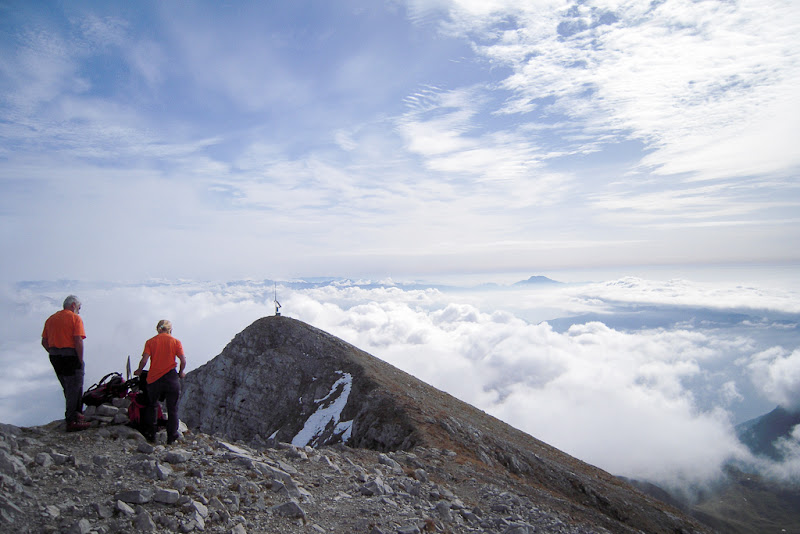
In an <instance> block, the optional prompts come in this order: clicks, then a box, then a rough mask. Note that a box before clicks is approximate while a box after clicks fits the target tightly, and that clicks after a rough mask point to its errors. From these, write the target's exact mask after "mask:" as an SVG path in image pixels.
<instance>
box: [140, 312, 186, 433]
mask: <svg viewBox="0 0 800 534" xmlns="http://www.w3.org/2000/svg"><path fill="white" fill-rule="evenodd" d="M156 332H158V335H157V336H155V337H151V338H150V339H148V340H147V342H146V343H145V344H144V352H142V360H141V361H140V362H139V368H138V369H136V371H134V373H133V374H135V375H136V376H140V375H141V374H142V370H144V366H145V365H147V360H150V370H149V371H148V372H147V397H148V399H149V402H148V404H147V407H146V408H145V410H144V417H142V425H143V428H144V431H143V432H142V434H144V436H145V437H146V438H147V439H148V440H149V441H153V440H154V439H155V434H156V423H157V421H156V404H157V403H158V399H159V398H161V396H164V397H165V398H166V401H167V444H171V443H173V442H174V441H175V440H176V439H178V398H179V397H180V394H181V382H180V379H181V378H184V377H185V376H186V373H185V372H184V369H186V356H184V354H183V345H181V342H180V341H178V340H177V339H176V338H174V337H172V323H171V322H169V321H168V320H166V319H162V320H160V321H159V322H158V324H157V325H156ZM176 358H177V359H178V360H180V362H181V367H180V370H179V371H176V370H175V367H176V362H175V359H176Z"/></svg>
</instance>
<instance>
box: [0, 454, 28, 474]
mask: <svg viewBox="0 0 800 534" xmlns="http://www.w3.org/2000/svg"><path fill="white" fill-rule="evenodd" d="M0 472H1V473H5V474H7V475H11V476H27V475H28V470H27V469H26V468H25V464H24V463H23V462H22V459H21V458H19V457H17V456H14V455H13V454H9V453H8V452H6V451H4V450H0Z"/></svg>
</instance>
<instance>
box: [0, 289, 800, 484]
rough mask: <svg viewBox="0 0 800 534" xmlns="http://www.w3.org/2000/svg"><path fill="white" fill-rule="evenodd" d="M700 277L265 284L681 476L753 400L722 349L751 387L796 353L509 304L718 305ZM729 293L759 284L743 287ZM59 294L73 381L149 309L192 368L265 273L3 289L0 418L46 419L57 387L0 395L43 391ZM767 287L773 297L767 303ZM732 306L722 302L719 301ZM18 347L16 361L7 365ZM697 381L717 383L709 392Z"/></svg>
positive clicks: (546, 429) (549, 434) (146, 332)
mask: <svg viewBox="0 0 800 534" xmlns="http://www.w3.org/2000/svg"><path fill="white" fill-rule="evenodd" d="M604 287H605V288H606V292H605V293H602V292H600V290H601V289H602V288H604ZM623 288H627V290H623ZM644 288H646V289H647V290H646V291H643V290H642V289H644ZM713 288H714V285H713V284H707V285H703V284H690V283H687V282H684V283H680V284H676V283H672V282H670V283H661V284H659V283H656V282H654V281H645V280H641V279H639V280H635V281H632V280H631V279H627V280H622V281H619V282H618V283H608V284H594V285H581V286H570V285H564V286H556V287H552V288H548V289H543V290H537V289H514V290H511V289H505V290H498V291H496V292H482V291H469V292H464V291H458V292H452V293H451V292H443V291H440V290H435V289H425V290H406V289H403V288H402V287H399V286H396V285H394V284H393V283H391V282H390V281H389V282H388V285H384V286H382V287H372V288H366V287H360V286H357V285H353V284H352V283H343V284H329V285H325V286H321V287H316V288H309V289H295V290H289V289H287V288H286V287H285V286H284V285H283V284H279V287H278V293H279V300H280V301H281V303H282V304H283V308H282V310H281V311H282V312H283V314H284V315H287V316H290V317H295V318H298V319H300V320H303V321H305V322H307V323H309V324H312V325H314V326H316V327H318V328H321V329H323V330H326V331H328V332H331V333H332V334H334V335H337V336H339V337H341V338H343V339H345V340H346V341H349V342H350V343H353V344H355V345H356V346H358V347H359V348H362V349H364V350H366V351H367V352H370V353H371V354H373V355H375V356H377V357H379V358H381V359H383V360H385V361H387V362H389V363H391V364H393V365H396V366H398V367H400V368H401V369H404V370H405V371H407V372H410V373H412V374H414V375H415V376H417V377H418V378H420V379H422V380H424V381H426V382H428V383H430V384H432V385H434V386H436V387H438V388H440V389H443V390H445V391H448V392H449V393H451V394H453V395H455V396H457V397H459V398H461V399H462V400H464V401H466V402H469V403H471V404H473V405H475V406H477V407H478V408H480V409H483V410H485V411H487V412H488V413H491V414H493V415H495V416H497V417H499V418H501V419H503V420H505V421H507V422H508V423H510V424H512V425H514V426H516V427H518V428H521V429H522V430H524V431H526V432H528V433H530V434H532V435H533V436H535V437H537V438H539V439H542V440H544V441H546V442H548V443H550V444H552V445H554V446H556V447H558V448H560V449H562V450H564V451H566V452H568V453H570V454H573V455H575V456H577V457H578V458H580V459H582V460H584V461H588V462H590V463H593V464H596V465H598V466H600V467H602V468H604V469H607V470H609V471H611V472H613V473H615V474H621V475H627V476H633V477H640V478H649V479H651V480H656V481H659V482H662V483H669V484H683V483H692V482H701V481H702V480H704V479H706V478H708V477H713V476H715V475H716V474H717V473H718V469H719V467H720V466H721V465H722V463H723V462H724V461H725V460H727V459H729V458H732V457H739V458H741V457H744V456H745V454H744V453H743V451H742V449H741V447H740V445H739V444H738V442H736V440H735V438H734V436H733V430H732V422H731V419H732V415H731V412H728V411H727V410H730V409H732V408H733V407H735V406H737V405H739V404H748V403H752V402H754V401H755V399H754V398H753V397H752V395H753V393H752V391H751V390H750V389H748V383H747V381H746V380H745V379H744V377H743V375H742V374H741V371H742V367H741V366H740V365H738V364H737V361H745V362H747V361H752V362H753V363H751V365H750V366H749V367H747V368H746V369H745V370H746V371H747V372H748V373H752V374H753V376H754V377H756V378H759V377H760V378H761V382H760V384H761V385H763V386H764V388H762V389H766V390H769V388H772V389H771V390H772V391H775V392H783V393H785V392H787V391H789V390H791V389H792V388H795V389H796V384H795V382H792V381H791V380H790V381H783V382H781V381H780V378H781V377H791V376H793V374H792V373H791V368H792V365H793V364H794V365H796V362H795V360H796V359H797V358H798V354H799V353H798V352H797V351H795V352H794V353H792V354H791V355H790V354H788V352H779V351H776V350H775V349H772V350H764V349H765V348H766V347H768V345H767V346H765V345H764V342H763V341H760V340H759V339H758V338H757V337H753V336H752V335H751V334H757V333H758V332H759V331H760V330H759V329H761V328H765V327H766V326H765V325H762V324H759V325H756V326H753V325H749V324H739V323H731V324H729V325H727V326H724V327H723V326H720V325H715V326H713V327H709V328H703V327H701V326H699V325H697V324H695V325H693V326H691V327H688V328H684V327H682V326H680V325H672V326H669V327H662V328H632V329H618V328H612V327H610V326H608V325H606V324H604V323H602V322H599V321H593V322H585V321H578V322H577V323H576V324H573V325H572V326H571V327H569V328H564V329H560V330H557V329H555V328H553V327H552V326H551V325H550V324H549V323H547V322H544V323H535V322H531V321H530V320H523V318H522V317H524V316H527V315H528V314H529V313H532V312H530V311H529V310H532V309H536V310H540V311H538V312H536V313H547V314H548V315H549V316H550V317H565V316H568V315H571V314H575V313H587V312H591V311H596V312H599V313H601V314H606V316H607V317H608V318H609V320H612V319H613V318H614V317H615V315H614V313H616V312H615V310H617V311H619V310H620V309H621V308H618V306H619V302H618V301H616V299H619V298H620V296H621V295H622V294H624V293H625V292H626V291H627V293H628V294H627V298H626V299H625V301H626V302H627V303H629V304H631V305H632V306H634V305H636V304H635V303H636V302H638V303H639V304H641V305H644V306H647V307H648V308H647V309H648V310H649V311H648V312H647V313H649V314H654V316H656V315H657V313H658V312H659V310H664V309H668V308H670V307H674V306H676V305H677V306H684V305H686V306H689V307H687V308H685V309H695V308H694V307H695V306H699V305H701V304H703V303H704V304H708V303H709V302H714V303H715V305H716V306H717V307H719V306H725V305H726V304H725V301H724V299H722V300H720V299H719V298H718V297H717V294H718V293H717V292H718V291H719V289H713ZM712 289H713V290H712ZM739 291H740V292H744V293H746V294H749V295H750V296H751V297H752V296H758V297H759V298H762V299H766V298H767V297H766V295H767V293H765V292H763V291H762V290H759V289H757V288H755V287H753V288H749V289H741V288H739ZM68 292H72V293H76V294H78V295H79V296H80V297H81V298H82V300H83V302H84V307H83V310H82V315H83V317H84V320H85V322H86V327H87V334H88V338H87V362H88V363H87V379H86V380H87V383H92V382H94V381H96V380H97V379H98V378H99V377H100V376H102V375H103V374H105V373H107V372H110V371H112V370H117V371H120V372H122V371H123V370H124V364H125V359H126V357H127V356H128V355H131V357H132V360H133V363H134V365H135V363H136V362H137V361H138V358H139V355H140V353H141V349H142V347H143V344H144V341H145V340H146V339H147V338H149V337H150V336H152V335H153V334H154V329H155V324H156V322H157V321H158V320H159V319H162V318H168V319H170V320H172V321H173V324H174V325H175V335H176V336H177V337H178V338H179V339H181V341H182V342H183V344H184V348H185V349H186V353H187V358H188V361H189V367H188V368H189V370H191V369H195V368H196V367H198V366H200V365H202V364H203V363H205V361H207V360H209V359H211V358H213V357H214V356H216V355H217V354H219V353H220V352H221V351H222V348H223V347H224V345H225V344H226V343H228V342H229V341H230V340H231V339H232V338H233V336H234V335H235V334H236V333H238V332H239V331H241V330H243V329H244V328H245V327H246V326H248V325H249V324H250V323H251V322H252V321H254V320H256V319H257V318H259V317H262V316H265V315H272V314H273V313H274V308H273V304H272V299H273V287H272V284H265V283H260V282H247V281H245V282H240V283H232V284H209V283H194V282H179V283H166V282H165V283H153V284H148V285H140V284H135V285H130V286H125V285H120V284H109V285H105V286H96V285H91V284H89V285H86V284H83V285H81V284H78V285H75V284H73V285H69V284H67V285H64V284H53V285H52V286H33V287H31V288H30V289H24V290H19V289H17V290H9V289H6V291H5V293H4V296H3V298H2V302H1V303H2V307H3V308H4V309H7V310H15V313H14V314H13V315H12V316H9V317H7V319H6V320H5V321H3V322H2V328H3V329H4V330H3V331H2V332H0V333H2V334H3V336H2V338H3V341H2V342H0V343H1V344H0V354H3V355H4V356H2V358H0V359H2V363H3V364H4V365H6V366H7V367H14V368H15V369H17V371H15V373H16V374H15V375H14V376H13V380H14V384H15V385H14V388H15V389H13V391H12V390H11V389H8V388H5V389H4V391H8V392H10V393H7V394H6V395H5V396H4V397H3V398H2V399H0V416H2V417H0V418H1V419H2V420H3V421H4V422H11V423H18V424H19V423H23V424H33V423H44V422H47V421H48V420H51V419H56V418H58V417H60V413H61V411H62V410H63V408H62V407H61V405H62V404H63V399H62V398H61V397H60V396H58V395H50V396H48V397H47V398H48V399H49V400H48V401H47V403H45V404H44V405H43V406H42V407H41V409H40V410H39V411H36V412H32V411H30V410H28V409H23V408H22V406H21V405H20V404H19V403H18V402H17V401H16V400H15V398H17V397H16V395H14V394H13V393H15V392H18V393H21V392H24V391H29V390H30V389H31V388H40V389H44V390H48V391H50V390H51V389H53V390H55V391H57V392H58V386H57V383H56V382H55V381H54V380H53V379H52V377H51V376H50V375H51V374H52V370H51V369H50V366H49V363H48V361H47V358H46V355H45V354H44V351H43V350H42V349H41V347H40V346H39V345H38V344H37V343H38V335H39V333H40V331H41V324H42V323H43V321H44V319H46V317H47V316H48V315H49V314H50V313H52V312H54V311H55V310H56V309H57V307H58V305H59V304H60V300H61V299H63V295H64V294H66V293H68ZM659 293H660V294H661V298H660V300H659V301H658V302H661V303H662V304H655V303H654V302H653V301H652V299H651V298H650V295H651V294H659ZM683 293H685V295H684V294H683ZM773 297H775V296H774V295H773ZM775 300H776V304H775V306H773V307H775V308H781V307H782V306H783V304H782V303H781V301H780V299H779V298H776V299H775ZM676 303H677V304H676ZM681 303H684V304H681ZM737 306H738V304H737V302H731V303H730V304H729V308H727V309H728V310H731V311H735V310H739V309H740V308H738V307H737ZM681 309H683V308H681ZM545 310H549V311H545ZM759 351H760V352H759ZM754 353H756V355H755V356H752V355H753V354H754ZM20 360H22V361H25V362H26V364H25V366H24V367H19V366H16V367H15V366H13V365H11V362H12V361H20ZM798 367H800V366H798ZM710 390H711V391H716V392H717V393H716V394H714V395H711V396H708V395H707V393H706V392H707V391H710Z"/></svg>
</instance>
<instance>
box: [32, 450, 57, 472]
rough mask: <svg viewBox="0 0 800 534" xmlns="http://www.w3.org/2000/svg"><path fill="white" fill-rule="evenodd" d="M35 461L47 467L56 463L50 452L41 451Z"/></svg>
mask: <svg viewBox="0 0 800 534" xmlns="http://www.w3.org/2000/svg"><path fill="white" fill-rule="evenodd" d="M34 461H35V462H36V463H37V464H38V465H40V466H42V467H44V468H45V469H46V468H48V467H50V466H51V465H53V463H54V462H53V457H52V456H50V455H49V454H47V453H46V452H40V453H39V454H37V455H36V458H35V459H34Z"/></svg>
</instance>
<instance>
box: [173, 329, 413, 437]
mask: <svg viewBox="0 0 800 534" xmlns="http://www.w3.org/2000/svg"><path fill="white" fill-rule="evenodd" d="M367 359H373V360H375V362H373V363H374V364H377V365H379V366H381V365H382V366H385V367H389V366H388V365H387V364H385V363H383V362H380V361H379V360H377V359H375V358H373V357H372V356H370V355H368V354H366V353H365V352H363V351H360V350H358V349H357V348H355V347H353V346H352V345H349V344H347V343H345V342H344V341H342V340H340V339H338V338H336V337H334V336H331V335H329V334H327V333H325V332H323V331H321V330H318V329H316V328H313V327H311V326H309V325H307V324H305V323H302V322H300V321H297V320H294V319H290V318H287V317H266V318H263V319H259V320H258V321H256V322H254V323H253V324H252V325H250V326H249V327H248V328H246V329H245V330H244V331H243V332H241V333H239V334H238V335H237V336H236V337H235V338H234V339H233V341H231V342H230V343H229V344H228V346H227V347H225V349H224V350H223V351H222V354H220V355H219V356H217V357H216V358H214V359H213V360H212V361H210V362H208V363H207V364H206V365H204V366H202V367H201V368H199V369H197V370H195V371H193V372H191V373H189V375H188V376H187V378H186V382H185V384H184V391H183V394H182V400H181V418H182V419H183V420H184V421H185V422H186V423H187V424H188V425H190V426H192V427H194V428H197V429H198V430H200V431H202V432H208V433H213V434H217V435H223V436H227V437H229V438H233V439H241V440H243V441H250V442H258V441H260V440H266V439H268V438H273V439H274V440H276V441H279V442H289V443H293V444H295V445H298V446H304V445H311V446H315V447H318V446H321V445H327V444H332V443H336V442H340V441H347V443H348V444H349V445H351V446H355V447H363V448H370V449H377V450H382V451H386V450H399V449H408V448H411V447H413V446H414V445H416V444H417V443H418V436H417V432H416V430H415V428H414V425H413V424H412V423H411V422H410V421H409V419H408V417H407V415H406V414H405V413H404V412H403V411H402V410H401V409H400V408H399V407H398V406H397V405H396V403H394V402H393V401H392V398H391V396H390V395H388V394H387V392H386V391H384V390H383V389H381V388H379V387H377V386H378V384H377V383H376V381H375V380H374V379H373V378H372V377H371V376H370V373H369V372H368V369H367V368H366V366H365V365H364V361H365V360H367ZM406 376H408V375H406ZM409 378H411V377H410V376H409Z"/></svg>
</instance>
